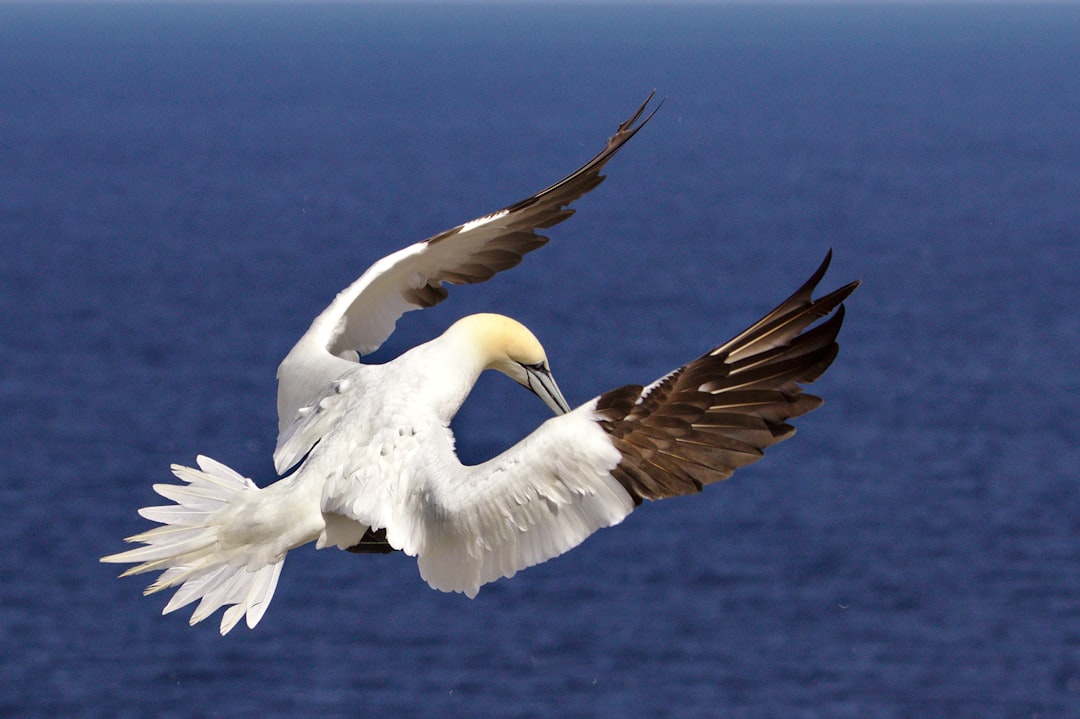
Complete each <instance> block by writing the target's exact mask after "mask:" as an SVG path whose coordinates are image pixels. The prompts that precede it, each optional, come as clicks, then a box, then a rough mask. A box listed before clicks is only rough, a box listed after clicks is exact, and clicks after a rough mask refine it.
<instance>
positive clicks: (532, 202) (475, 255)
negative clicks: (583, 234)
mask: <svg viewBox="0 0 1080 719" xmlns="http://www.w3.org/2000/svg"><path fill="white" fill-rule="evenodd" d="M651 99H652V95H651V94H650V95H649V97H648V98H646V100H645V102H644V103H642V105H641V107H639V108H638V109H637V111H636V112H635V113H634V114H633V116H632V117H631V118H630V119H629V120H627V121H626V122H624V123H622V124H621V125H619V127H618V130H617V132H616V133H615V134H614V135H613V136H612V137H611V138H610V139H609V140H608V142H607V145H606V146H605V147H604V148H603V150H601V151H600V153H599V154H597V155H596V156H595V157H593V158H592V159H591V160H589V161H588V162H587V163H585V165H583V166H582V167H581V168H579V169H578V170H577V171H575V172H574V173H572V174H570V175H569V176H567V177H566V178H564V179H562V180H560V181H558V182H556V183H555V184H554V185H551V186H550V187H548V188H547V189H544V190H541V191H540V192H538V193H536V194H535V195H532V196H531V197H529V198H527V199H525V200H522V201H520V202H517V203H515V204H512V205H510V206H508V207H506V208H504V209H501V210H498V211H496V212H492V213H490V214H487V215H484V216H483V217H479V218H477V219H475V220H472V221H470V222H466V223H465V224H463V225H459V226H458V227H455V228H453V229H450V230H447V231H445V232H442V233H440V234H438V235H435V236H434V237H431V238H429V239H427V240H424V241H422V242H419V243H416V244H414V245H411V246H409V247H406V248H405V249H402V250H400V251H398V252H395V253H393V254H391V255H389V256H387V257H384V258H383V259H381V260H379V261H378V262H376V263H375V264H374V265H372V266H371V267H370V268H369V269H368V270H367V271H366V272H365V273H364V274H363V275H361V276H360V278H359V279H358V280H356V281H355V282H353V283H352V284H351V285H350V286H348V287H347V288H345V289H344V290H343V291H342V292H341V293H339V294H338V295H337V297H336V298H335V299H334V300H333V302H331V303H330V306H329V307H327V308H326V310H324V311H323V312H322V313H321V314H320V315H319V316H318V317H316V318H315V320H314V321H313V322H312V324H311V326H310V328H309V329H308V330H307V332H306V333H305V334H304V335H303V336H302V337H301V338H300V340H299V341H298V342H297V343H296V345H295V346H294V347H293V348H292V350H290V351H289V353H288V355H287V356H286V357H285V359H284V360H283V361H282V362H281V365H280V366H279V367H278V372H277V379H278V397H277V409H278V438H277V446H276V448H275V450H274V465H275V468H276V470H277V472H278V473H279V474H280V475H284V476H282V478H281V479H279V480H278V481H276V482H274V483H273V484H270V485H268V486H266V487H263V488H259V487H258V486H256V485H255V483H254V482H252V480H250V479H248V478H246V477H244V476H242V475H240V474H238V473H237V472H235V471H233V470H232V469H230V468H228V467H226V466H224V465H223V464H220V463H219V462H216V461H214V460H212V459H209V458H207V457H202V456H200V457H198V458H197V460H196V463H197V465H198V467H197V468H192V467H183V466H178V465H173V466H172V471H173V473H174V474H175V476H176V477H177V478H178V479H179V480H181V482H182V484H157V485H154V490H155V491H156V492H157V493H158V494H159V495H161V496H162V497H164V498H166V499H168V500H171V501H172V502H173V504H168V505H165V506H158V507H146V508H143V509H141V510H139V514H140V515H142V516H143V517H144V518H146V519H149V520H151V521H154V522H158V523H160V524H161V525H162V526H160V527H156V528H154V529H150V530H149V531H146V532H143V533H141V534H137V535H135V536H133V537H129V538H128V539H127V541H129V542H136V543H139V544H140V545H142V546H139V547H137V548H135V549H130V550H128V551H125V552H121V553H119V554H113V555H110V556H107V557H103V558H102V560H101V561H103V562H116V563H134V564H136V566H134V567H132V568H130V569H128V570H127V571H126V572H124V574H123V575H121V576H126V575H130V574H140V573H143V572H152V571H161V572H162V574H161V575H160V576H159V577H158V578H157V580H156V581H154V582H153V584H151V585H150V586H149V587H148V588H147V590H146V593H147V594H151V593H154V592H158V591H161V590H164V589H170V588H176V592H175V594H174V595H173V597H172V598H171V600H170V601H169V602H168V604H167V605H166V606H165V609H164V612H165V613H168V612H171V611H174V610H176V609H179V608H181V607H184V606H186V605H189V604H191V603H193V602H195V601H198V606H197V607H196V608H195V610H194V613H193V615H192V617H191V623H192V624H195V623H196V622H199V621H201V620H203V619H205V618H207V617H208V616H210V615H211V614H213V613H214V612H215V611H216V610H218V609H219V608H222V607H225V608H226V609H225V612H224V614H223V616H222V619H221V625H220V630H221V633H222V634H225V633H227V632H229V631H230V630H231V629H232V628H233V627H234V626H235V625H236V624H237V623H238V622H239V620H240V619H241V618H242V617H244V618H246V622H247V625H248V626H249V627H254V626H255V625H256V624H258V622H259V620H260V619H261V618H262V616H263V614H264V612H265V611H266V609H267V606H268V605H269V603H270V600H271V598H272V597H273V595H274V590H275V587H276V586H277V582H278V577H279V576H280V573H281V568H282V565H283V563H284V560H285V555H286V554H287V553H288V551H289V550H290V549H294V548H296V547H299V546H301V545H303V544H306V543H308V542H312V541H314V542H315V543H316V546H317V547H319V548H323V547H330V546H336V547H338V548H339V549H346V550H351V551H353V552H360V553H363V552H388V551H395V550H400V551H402V552H404V553H405V554H407V555H409V556H413V557H416V559H417V564H418V566H419V570H420V575H421V577H422V578H423V579H424V580H426V581H427V582H428V584H430V585H431V586H432V587H434V588H436V589H440V590H443V591H452V592H462V593H464V594H466V595H467V596H469V597H474V596H476V594H477V592H478V591H479V590H480V587H481V586H482V585H484V584H487V583H488V582H492V581H494V580H496V579H498V578H500V577H510V576H512V575H513V574H515V573H516V572H517V571H519V570H521V569H524V568H526V567H529V566H532V565H535V564H538V563H540V562H544V561H546V560H548V559H551V558H553V557H555V556H558V555H559V554H562V553H563V552H566V551H567V550H569V549H571V548H573V547H575V546H577V545H578V544H580V543H581V542H582V541H584V540H585V538H586V537H588V536H589V535H590V534H592V533H593V532H595V531H596V530H598V529H601V528H603V527H609V526H611V525H614V524H617V523H619V522H621V521H622V520H623V519H624V518H625V517H626V516H627V515H628V514H629V513H630V512H631V511H632V510H633V509H634V507H635V506H637V505H638V504H640V503H641V502H642V501H643V500H646V499H648V500H655V499H662V498H664V497H672V496H676V495H685V494H692V493H694V492H698V491H700V490H701V489H702V487H703V486H704V485H707V484H711V483H712V482H716V481H718V480H722V479H725V478H727V477H728V476H730V475H731V473H732V472H733V471H734V470H735V469H736V468H738V467H741V466H743V465H746V464H749V463H751V462H754V461H756V460H757V459H759V458H760V457H761V456H762V452H763V450H764V449H765V448H766V447H769V446H770V445H773V444H775V443H777V442H779V441H781V440H784V439H787V438H788V437H790V436H791V435H792V434H793V433H794V431H795V430H794V428H793V427H792V426H791V425H790V424H788V420H790V419H791V418H793V417H798V416H799V415H802V414H805V413H807V412H809V411H811V410H813V409H815V408H816V407H818V406H819V405H820V404H821V400H820V399H819V398H818V397H815V396H813V395H810V394H806V393H804V392H802V390H801V388H800V385H801V384H804V383H807V382H812V381H813V380H815V379H816V378H817V377H818V376H820V375H821V373H822V372H824V371H825V370H826V369H827V368H828V367H829V365H830V364H831V363H832V361H833V359H834V358H835V357H836V353H837V344H836V336H837V333H838V332H839V330H840V325H841V322H842V321H843V313H844V308H843V305H842V304H841V303H842V302H843V301H844V299H845V298H846V297H847V296H848V295H849V294H850V293H851V292H852V291H853V290H854V289H855V287H856V286H857V285H858V283H857V282H853V283H851V284H848V285H845V286H844V287H841V288H840V289H837V290H835V291H833V292H830V293H828V294H826V295H824V296H823V297H820V298H817V299H814V298H813V297H812V293H813V291H814V289H815V287H816V286H817V284H818V283H819V281H820V280H821V279H822V277H823V275H824V274H825V270H826V268H827V266H828V263H829V256H826V258H825V261H824V262H823V263H822V265H821V266H820V267H819V268H818V269H817V271H816V272H814V274H813V276H812V277H811V278H810V279H809V280H808V281H807V282H806V283H805V284H803V285H802V286H801V287H799V289H798V290H796V291H795V293H794V294H792V295H791V296H790V297H788V298H787V299H786V300H784V301H783V302H782V303H780V305H779V306H778V307H776V309H774V310H773V311H771V312H769V313H768V314H767V315H765V316H764V317H763V318H762V319H760V320H759V321H758V322H756V323H755V324H754V325H753V326H751V327H749V328H748V329H746V330H744V331H743V332H741V333H739V334H738V335H737V336H735V337H734V338H733V339H731V340H728V341H727V342H724V343H723V344H720V345H719V346H717V347H715V348H713V349H711V350H709V351H708V352H706V353H705V354H703V355H702V356H700V357H698V358H697V359H694V360H692V361H690V362H689V363H687V364H685V365H683V366H682V367H679V368H678V369H675V370H674V371H672V372H670V373H669V374H667V375H666V376H664V377H662V378H660V379H658V380H656V381H655V382H653V383H651V384H649V385H645V386H642V385H627V386H624V387H619V388H617V389H612V390H610V391H607V392H604V393H603V394H600V395H598V396H597V397H595V398H593V399H591V400H589V401H588V402H585V403H584V404H582V405H580V406H579V407H577V408H575V409H571V408H570V406H569V404H568V403H567V402H566V400H565V399H564V398H563V395H562V393H561V392H560V391H559V388H558V385H556V383H555V380H554V379H553V377H552V374H551V369H550V366H549V364H548V358H547V356H546V354H545V352H544V348H543V347H542V346H541V344H540V342H539V341H538V340H537V338H536V337H535V336H534V335H533V333H532V332H530V331H529V330H528V329H527V328H526V327H525V326H523V325H522V324H520V323H519V322H517V321H515V320H513V319H510V318H509V317H505V316H502V315H497V314H476V315H470V316H467V317H465V318H463V319H461V320H458V321H457V322H455V323H454V324H452V325H451V326H450V327H449V328H448V329H447V330H446V331H445V332H444V333H443V334H442V335H441V336H439V337H437V338H435V339H433V340H431V341H429V342H427V343H424V344H421V345H419V346H417V347H414V348H413V349H411V350H408V351H406V352H405V353H403V354H402V355H400V356H399V357H397V358H396V359H394V360H392V361H390V362H387V363H385V364H379V365H372V364H364V363H362V362H360V361H359V358H360V356H361V355H366V354H368V353H371V352H374V351H375V350H376V349H377V348H378V347H379V346H380V345H382V344H383V342H384V341H385V340H386V339H387V337H389V336H390V334H391V333H392V332H393V330H394V327H395V325H396V323H397V320H398V319H399V318H400V317H401V316H402V315H403V314H404V313H405V312H408V311H411V310H418V309H422V308H425V307H431V306H433V305H435V304H438V303H439V302H441V301H442V300H444V299H446V297H447V285H460V284H471V283H477V282H483V281H485V280H487V279H489V278H491V277H492V276H493V275H495V274H496V273H498V272H501V271H503V270H508V269H510V268H512V267H514V266H515V265H517V264H518V263H519V262H521V260H522V257H523V256H524V255H525V254H527V253H529V252H532V251H533V250H535V249H538V248H539V247H542V246H543V245H544V244H545V243H547V241H548V238H547V237H545V236H544V235H541V234H539V233H538V230H541V229H545V228H549V227H551V226H553V225H555V224H557V223H559V222H562V221H563V220H565V219H566V218H568V217H569V216H570V215H571V214H572V213H573V212H574V211H573V210H572V209H570V208H569V205H570V204H571V203H572V202H574V201H575V200H577V199H578V198H579V197H581V196H582V195H584V194H585V193H587V192H589V191H590V190H592V189H593V188H594V187H596V186H597V185H598V184H599V183H600V182H601V181H602V180H603V179H604V178H603V176H602V175H601V174H600V173H601V170H602V169H603V167H604V166H605V165H606V164H607V162H608V161H609V160H610V159H611V158H612V156H613V155H615V153H616V152H618V151H619V149H620V148H621V147H622V146H623V145H624V144H625V143H626V142H628V141H629V140H630V138H632V137H633V136H634V135H635V134H636V133H637V132H638V131H639V130H640V129H641V128H642V127H643V126H644V125H645V123H646V122H648V120H649V119H650V118H651V117H652V116H653V114H654V113H655V112H656V109H659V108H656V109H653V110H652V112H651V113H649V114H648V115H645V114H644V113H645V110H646V108H647V106H648V105H649V103H650V101H651ZM830 254H831V253H830ZM489 369H493V370H497V371H499V372H501V373H503V374H505V375H506V376H508V377H510V378H511V379H512V380H514V381H515V382H517V383H519V384H521V385H523V386H525V387H527V388H528V389H530V390H531V391H533V392H534V393H536V394H537V395H538V396H539V397H540V398H541V399H543V401H544V402H545V403H546V404H547V405H548V406H549V407H550V408H551V410H552V411H553V412H554V413H555V415H556V416H554V417H552V418H551V419H549V420H547V421H546V422H544V423H543V424H541V425H540V426H539V427H538V428H537V429H536V430H535V431H533V432H532V433H531V434H529V435H528V436H526V437H525V438H524V439H522V440H521V441H520V442H519V443H518V444H516V445H514V446H513V447H510V448H509V449H507V450H506V451H505V452H503V453H502V454H500V455H498V456H496V457H494V458H493V459H490V460H488V461H486V462H483V463H481V464H478V465H474V466H466V465H464V464H463V463H462V462H461V461H460V460H459V458H458V456H457V454H456V453H455V451H454V436H453V434H452V432H451V430H450V422H451V420H452V419H453V417H454V415H455V413H456V412H457V411H458V409H459V408H460V406H461V404H462V403H463V402H464V400H465V398H466V396H467V395H468V394H469V392H470V391H471V389H472V387H473V385H474V383H475V382H476V380H477V377H478V376H479V375H480V374H481V373H482V372H484V371H485V370H489Z"/></svg>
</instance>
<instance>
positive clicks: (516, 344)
mask: <svg viewBox="0 0 1080 719" xmlns="http://www.w3.org/2000/svg"><path fill="white" fill-rule="evenodd" d="M455 325H456V327H455V329H457V330H459V331H462V332H464V333H466V334H468V335H469V336H470V340H471V344H472V345H473V347H474V348H475V349H476V350H477V351H478V352H479V353H480V356H481V357H482V359H483V362H484V365H483V369H493V370H498V371H499V372H502V373H503V374H504V375H506V376H507V377H509V378H510V379H512V380H514V381H515V382H517V383H518V384H520V385H521V386H522V387H525V388H527V389H528V390H530V391H531V392H533V393H535V394H536V395H537V396H538V397H540V399H542V400H544V403H545V404H547V406H548V407H550V408H551V410H552V411H553V412H555V414H565V413H566V412H569V411H570V405H568V404H567V402H566V399H565V398H563V395H562V392H560V391H559V386H558V385H557V384H555V379H554V378H553V377H552V376H551V369H550V367H548V361H547V354H546V353H545V352H544V347H543V345H541V344H540V341H539V340H538V339H536V336H535V335H534V334H533V333H532V332H530V331H529V329H528V328H527V327H525V325H523V324H521V323H520V322H518V321H517V320H512V319H510V318H509V317H505V316H503V315H497V314H476V315H469V316H468V317H464V318H462V319H460V320H458V321H457V322H456V323H455Z"/></svg>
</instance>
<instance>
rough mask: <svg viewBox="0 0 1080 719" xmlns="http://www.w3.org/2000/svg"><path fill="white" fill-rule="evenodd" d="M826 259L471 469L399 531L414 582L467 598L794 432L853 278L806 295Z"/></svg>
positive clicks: (812, 404)
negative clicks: (691, 351) (783, 292)
mask: <svg viewBox="0 0 1080 719" xmlns="http://www.w3.org/2000/svg"><path fill="white" fill-rule="evenodd" d="M828 263H829V258H828V257H826V259H825V262H824V263H823V264H822V265H821V267H820V268H819V269H818V271H817V272H815V273H814V276H813V277H812V278H811V279H810V280H809V281H808V282H807V283H806V284H804V285H803V286H802V287H800V288H799V290H798V291H796V292H795V294H793V295H792V296H791V297H789V298H788V299H787V300H785V301H784V302H783V303H781V304H780V306H778V307H777V308H776V309H775V310H773V311H772V312H770V313H769V314H767V315H766V316H765V317H763V318H762V319H761V320H760V321H758V322H757V323H755V324H754V325H753V326H752V327H750V328H749V329H747V330H746V331H744V332H742V333H740V334H739V335H738V336H737V337H735V338H734V339H732V340H731V341H729V342H726V343H724V344H722V345H720V346H719V347H717V348H715V349H713V350H712V351H711V352H709V353H707V354H705V355H703V356H701V357H699V358H697V359H695V360H694V361H692V362H690V363H688V364H686V365H685V366H683V367H680V368H679V369H677V370H675V371H674V372H672V373H670V374H668V375H667V376H666V377H664V378H662V379H660V380H658V381H657V382H655V383H653V384H652V385H650V386H648V387H642V386H640V385H629V386H626V387H621V388H619V389H614V390H611V391H610V392H606V393H604V394H602V395H600V396H599V397H597V398H596V399H594V400H592V401H590V402H588V403H586V404H585V405H582V406H581V407H579V408H577V409H576V410H574V411H573V412H571V413H569V414H566V415H563V416H561V417H555V418H553V419H550V420H548V421H547V422H545V423H544V424H543V425H541V427H540V428H538V429H537V430H536V431H535V432H533V433H532V434H531V435H529V436H528V437H527V438H525V440H523V441H522V442H520V443H519V444H517V445H515V446H514V447H512V448H511V449H509V450H508V451H507V452H505V453H503V454H502V455H500V456H499V457H496V458H495V459H493V460H491V461H490V462H487V463H485V464H483V465H479V466H477V467H475V468H470V471H469V472H467V473H466V474H465V475H463V477H462V479H461V481H459V482H456V483H455V486H453V487H450V488H448V489H447V491H446V494H445V495H444V496H442V497H440V502H439V510H440V511H438V512H437V513H436V514H437V516H438V521H435V522H431V523H430V524H428V525H427V526H424V527H422V528H419V529H420V531H419V532H417V531H416V530H417V528H416V527H413V528H411V529H412V531H410V532H409V536H412V537H418V540H417V542H416V544H414V545H413V547H412V549H413V550H414V551H415V552H416V553H418V554H419V558H418V560H419V565H420V571H421V574H422V575H423V577H424V578H425V579H426V580H427V581H428V582H429V583H430V584H431V585H432V586H433V587H435V588H437V589H443V590H446V591H459V592H464V593H465V594H467V595H469V596H473V595H475V594H476V593H477V592H478V591H479V588H480V586H482V585H483V584H485V583H487V582H491V581H494V580H495V579H498V578H499V577H508V576H511V575H512V574H514V573H515V572H516V571H518V570H520V569H523V568H525V567H529V566H532V565H534V564H538V563H540V562H543V561H545V560H547V559H550V558H552V557H555V556H557V555H559V554H561V553H563V552H565V551H567V550H569V549H571V548H573V547H575V546H577V545H578V544H580V543H581V542H582V541H583V540H584V539H585V538H586V537H588V536H589V535H590V534H592V533H593V532H594V531H596V530H597V529H600V528H602V527H606V526H610V525H612V524H616V523H618V522H620V521H621V520H622V519H623V518H624V517H625V516H626V515H627V514H629V513H630V512H631V511H632V510H633V508H634V506H636V505H637V504H640V503H641V502H642V500H644V499H662V498H664V497H671V496H676V495H683V494H690V493H693V492H698V491H700V490H701V489H702V487H703V486H704V485H706V484H709V483H711V482H715V481H717V480H721V479H725V478H727V477H729V476H730V475H731V474H732V472H733V471H734V470H735V469H736V468H738V467H741V466H743V465H746V464H749V463H751V462H754V461H756V460H758V459H760V458H761V456H762V454H763V451H764V449H765V448H766V447H769V446H770V445H773V444H775V443H777V442H780V441H782V440H784V439H787V438H788V437H790V436H791V435H792V434H794V432H795V430H794V428H793V427H792V426H791V425H790V424H788V423H787V421H788V420H789V419H792V418H794V417H798V416H799V415H802V414H805V413H807V412H809V411H811V410H813V409H815V408H816V407H818V406H820V405H821V399H820V398H818V397H815V396H813V395H809V394H804V393H803V392H802V390H801V388H800V386H799V385H800V384H803V383H807V382H812V381H814V380H815V379H816V378H817V377H819V376H820V375H821V374H822V372H824V371H825V370H826V369H827V368H828V367H829V365H830V364H831V363H832V361H833V359H835V357H836V354H837V351H838V345H837V343H836V336H837V333H838V332H839V331H840V325H841V323H842V322H843V316H844V312H843V306H842V305H841V303H842V302H843V301H844V299H845V298H846V297H847V296H848V295H849V294H851V292H853V291H854V290H855V288H856V287H857V286H858V283H857V282H853V283H851V284H849V285H846V286H845V287H842V288H840V289H838V290H835V291H834V292H831V293H829V294H827V295H825V296H824V297H822V298H820V299H817V300H815V299H812V297H811V293H812V292H813V290H814V288H815V286H816V285H817V283H818V282H819V281H820V279H821V277H822V276H823V275H824V273H825V269H826V267H827V266H828ZM834 310H835V311H834ZM830 314H831V315H832V316H831V317H829V318H828V319H826V320H825V321H823V322H820V323H818V324H816V325H815V322H817V321H818V320H821V319H823V318H825V317H828V316H829V315H830ZM811 325H813V326H811ZM808 328H809V329H808Z"/></svg>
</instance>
